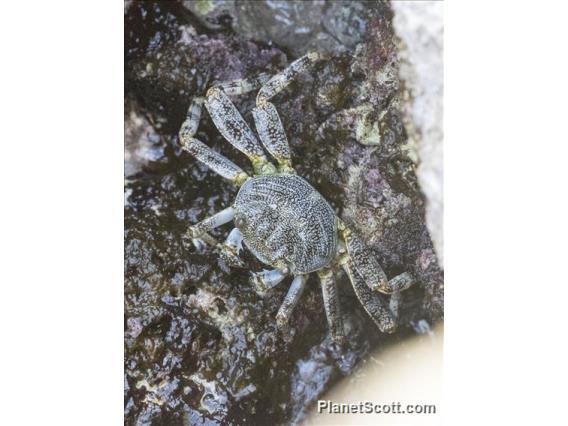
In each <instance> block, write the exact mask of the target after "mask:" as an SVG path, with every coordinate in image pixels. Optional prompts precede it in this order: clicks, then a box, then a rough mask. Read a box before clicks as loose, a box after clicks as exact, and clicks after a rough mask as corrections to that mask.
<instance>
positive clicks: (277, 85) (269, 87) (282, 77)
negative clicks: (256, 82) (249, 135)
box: [256, 52, 322, 105]
mask: <svg viewBox="0 0 568 426" xmlns="http://www.w3.org/2000/svg"><path fill="white" fill-rule="evenodd" d="M321 59H322V55H321V54H320V53H318V52H311V53H308V54H307V55H304V56H302V57H301V58H299V59H296V60H295V61H294V62H292V63H291V64H290V65H288V67H287V68H285V69H284V70H283V71H282V72H280V73H278V74H276V75H275V76H274V77H272V78H271V79H270V80H268V82H267V83H266V84H264V86H262V88H261V89H260V91H259V92H258V95H257V97H256V104H257V105H262V104H264V103H265V102H267V101H268V100H269V99H270V98H272V97H274V96H276V95H277V94H278V93H280V92H281V91H282V90H284V89H285V88H286V87H287V86H288V85H289V84H290V83H291V82H292V81H293V80H294V79H295V78H296V77H297V76H298V74H300V73H302V72H304V71H306V70H307V69H309V68H310V67H311V66H312V65H313V64H314V63H315V62H317V61H319V60H321Z"/></svg>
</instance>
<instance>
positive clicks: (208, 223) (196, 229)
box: [189, 207, 235, 238]
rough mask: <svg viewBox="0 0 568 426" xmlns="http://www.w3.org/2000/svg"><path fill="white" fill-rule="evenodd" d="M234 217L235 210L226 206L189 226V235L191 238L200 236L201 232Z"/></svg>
mask: <svg viewBox="0 0 568 426" xmlns="http://www.w3.org/2000/svg"><path fill="white" fill-rule="evenodd" d="M234 217H235V210H234V209H233V208H232V207H228V208H226V209H225V210H221V211H220V212H218V213H215V214H214V215H213V216H209V217H208V218H207V219H204V220H202V221H201V222H199V223H197V224H195V225H193V226H190V228H189V236H190V237H191V238H201V236H202V235H203V234H206V233H207V232H209V231H211V230H212V229H215V228H217V227H219V226H221V225H224V224H225V223H228V222H230V221H231V220H233V218H234Z"/></svg>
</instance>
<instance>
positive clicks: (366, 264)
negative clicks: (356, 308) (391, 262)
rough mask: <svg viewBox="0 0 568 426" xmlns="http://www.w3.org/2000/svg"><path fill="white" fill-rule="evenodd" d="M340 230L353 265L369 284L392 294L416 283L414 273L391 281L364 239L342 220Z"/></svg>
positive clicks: (370, 286)
mask: <svg viewBox="0 0 568 426" xmlns="http://www.w3.org/2000/svg"><path fill="white" fill-rule="evenodd" d="M339 223H340V225H339V231H340V234H341V236H342V237H343V241H344V242H345V245H346V246H347V252H348V254H349V257H350V258H351V260H352V263H353V267H354V269H355V270H357V272H358V273H359V274H360V275H361V278H362V279H363V281H364V282H365V283H366V284H367V286H368V287H369V288H370V289H371V290H373V291H377V292H380V293H385V294H391V293H394V292H401V291H404V290H406V289H408V288H409V287H410V286H412V284H413V283H414V279H413V278H412V275H410V274H409V273H408V272H405V273H402V274H400V275H398V276H396V277H394V278H392V279H391V280H390V281H389V280H388V279H387V276H386V274H385V273H384V271H383V269H382V268H381V266H380V265H379V262H377V260H376V259H375V258H374V256H373V254H372V253H371V252H370V250H369V249H368V248H367V247H366V246H365V244H364V243H363V241H361V239H360V238H359V237H358V236H357V235H356V234H355V233H354V232H353V231H351V230H350V229H349V228H347V227H346V226H345V224H343V223H342V222H339Z"/></svg>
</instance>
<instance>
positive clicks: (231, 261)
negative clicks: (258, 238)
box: [219, 244, 246, 268]
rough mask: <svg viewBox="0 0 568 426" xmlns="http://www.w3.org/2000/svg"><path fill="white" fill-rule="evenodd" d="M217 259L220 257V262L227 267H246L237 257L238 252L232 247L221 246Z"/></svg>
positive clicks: (227, 245)
mask: <svg viewBox="0 0 568 426" xmlns="http://www.w3.org/2000/svg"><path fill="white" fill-rule="evenodd" d="M219 257H221V260H223V262H225V264H226V265H227V266H229V267H233V268H244V267H246V265H245V262H244V261H243V260H242V259H241V258H240V257H239V253H238V250H237V249H235V247H234V246H232V245H229V244H222V245H221V250H220V253H219Z"/></svg>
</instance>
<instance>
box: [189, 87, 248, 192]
mask: <svg viewBox="0 0 568 426" xmlns="http://www.w3.org/2000/svg"><path fill="white" fill-rule="evenodd" d="M202 105H203V98H195V99H194V100H193V102H192V103H191V105H190V106H189V109H188V111H187V118H186V119H185V121H184V122H183V124H182V125H181V129H180V131H179V140H180V143H181V146H182V148H183V149H184V150H186V151H187V152H189V153H190V154H191V155H193V156H194V157H195V158H197V159H198V160H199V161H201V162H202V163H204V164H205V165H207V166H208V167H209V168H210V169H212V170H213V171H215V172H216V173H217V174H219V175H221V176H223V177H224V178H225V179H229V180H230V181H232V182H233V183H235V184H237V185H241V184H242V183H243V182H244V181H245V180H247V179H248V177H249V176H248V175H247V174H246V173H245V172H244V171H243V170H242V169H241V168H240V167H239V166H237V165H236V164H234V163H233V162H232V161H230V160H228V159H227V158H225V157H223V156H222V155H221V154H219V153H218V152H216V151H213V150H212V149H211V148H209V147H208V146H207V145H205V144H204V143H203V142H201V141H199V140H197V139H195V138H194V137H193V136H194V135H195V133H196V132H197V127H198V126H199V119H200V117H201V109H202Z"/></svg>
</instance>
